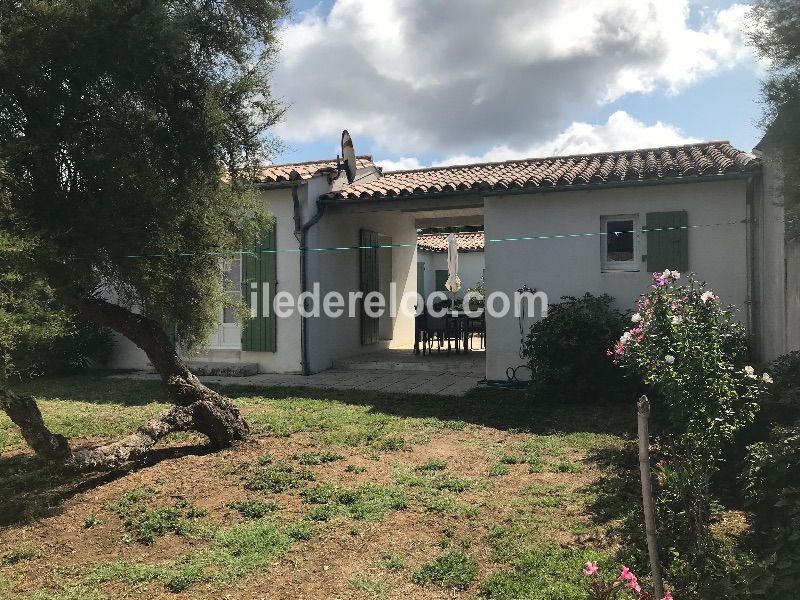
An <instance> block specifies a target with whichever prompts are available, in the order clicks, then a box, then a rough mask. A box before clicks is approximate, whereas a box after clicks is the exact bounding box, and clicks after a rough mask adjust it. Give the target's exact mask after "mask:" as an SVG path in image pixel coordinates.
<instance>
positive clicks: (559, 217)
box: [484, 180, 748, 379]
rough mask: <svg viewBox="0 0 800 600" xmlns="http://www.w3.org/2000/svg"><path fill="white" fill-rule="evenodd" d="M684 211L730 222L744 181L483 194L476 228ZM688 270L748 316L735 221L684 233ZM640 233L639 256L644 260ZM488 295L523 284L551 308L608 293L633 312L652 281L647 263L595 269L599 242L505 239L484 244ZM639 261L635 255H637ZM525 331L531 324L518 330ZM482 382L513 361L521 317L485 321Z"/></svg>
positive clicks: (497, 230) (740, 227) (577, 228)
mask: <svg viewBox="0 0 800 600" xmlns="http://www.w3.org/2000/svg"><path fill="white" fill-rule="evenodd" d="M677 210H686V211H687V212H688V217H689V225H690V226H692V225H712V224H716V223H727V222H738V221H741V220H743V219H744V218H745V217H746V210H747V209H746V183H745V182H744V181H738V180H737V181H719V182H710V183H692V184H675V185H660V186H650V187H641V188H615V189H605V190H585V191H574V192H553V193H545V194H531V195H520V196H500V197H493V198H487V199H486V202H485V216H484V227H485V230H486V238H487V239H500V238H513V237H520V236H537V235H554V234H567V233H590V232H599V231H600V218H601V216H603V215H620V214H638V215H639V225H640V226H643V225H644V222H645V221H644V220H645V214H646V213H647V212H658V211H677ZM688 231H689V267H690V270H691V271H694V272H695V273H697V276H698V278H700V279H701V280H705V281H707V282H708V286H709V287H710V288H711V289H713V290H714V292H715V293H717V294H719V295H720V296H721V298H722V301H723V302H725V303H732V304H735V305H737V306H738V307H739V308H740V309H741V310H742V312H741V313H740V316H741V320H742V322H745V320H746V314H745V310H746V306H747V305H746V301H747V300H748V290H747V268H746V265H747V262H746V261H747V230H746V225H745V224H743V223H736V224H734V225H721V226H718V227H702V228H695V229H689V230H688ZM645 237H646V236H640V240H641V241H640V253H641V254H642V255H646V254H647V247H646V239H644V238H645ZM484 254H485V256H486V284H487V292H488V293H491V292H493V291H503V292H505V293H507V294H513V293H514V292H515V291H516V290H517V289H519V288H520V287H522V285H523V284H528V285H529V286H530V287H532V288H536V289H538V290H540V291H543V292H545V293H547V294H548V297H549V300H550V302H551V303H552V302H558V301H559V298H560V297H561V296H564V295H572V296H580V295H582V294H584V293H585V292H592V293H594V294H601V293H608V294H611V295H612V296H614V297H615V298H616V299H617V301H618V304H619V306H620V307H621V308H623V309H629V308H632V307H633V306H634V303H635V301H636V300H637V298H638V297H639V295H640V294H642V293H643V292H646V291H647V289H648V286H649V285H650V284H651V282H652V281H651V275H650V273H648V272H647V266H646V262H644V261H642V262H641V269H640V271H638V272H605V273H604V272H603V271H602V269H601V237H600V236H587V237H576V238H565V239H550V240H532V241H509V242H495V243H491V244H487V247H486V251H485V253H484ZM639 258H640V259H641V258H642V257H641V256H640V257H639ZM526 326H529V323H528V324H526ZM486 327H487V366H486V371H487V378H488V379H505V377H506V368H507V367H509V366H516V365H518V364H520V363H521V362H522V360H521V359H520V358H519V346H520V332H519V321H518V319H517V318H516V317H514V316H513V315H509V316H507V317H505V318H491V317H487V323H486Z"/></svg>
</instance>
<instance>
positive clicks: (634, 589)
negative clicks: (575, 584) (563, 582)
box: [583, 561, 673, 600]
mask: <svg viewBox="0 0 800 600" xmlns="http://www.w3.org/2000/svg"><path fill="white" fill-rule="evenodd" d="M583 575H584V577H586V578H587V582H588V583H587V587H588V588H589V597H590V598H592V600H615V599H616V598H635V599H636V600H657V599H656V597H655V596H654V595H653V594H651V593H650V592H647V591H645V590H643V589H642V586H641V584H640V583H639V578H638V577H637V576H636V575H635V574H634V573H633V571H631V570H630V569H629V568H628V567H626V566H625V565H622V569H621V570H620V574H619V577H616V578H612V579H604V578H603V577H602V575H601V573H600V569H599V568H598V566H597V563H596V562H594V561H589V562H587V563H586V566H585V567H584V568H583ZM660 600H673V598H672V592H666V593H665V594H664V597H663V598H661V599H660Z"/></svg>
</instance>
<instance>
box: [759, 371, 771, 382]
mask: <svg viewBox="0 0 800 600" xmlns="http://www.w3.org/2000/svg"><path fill="white" fill-rule="evenodd" d="M761 379H763V380H764V383H772V377H770V376H769V373H764V374H763V375H762V376H761Z"/></svg>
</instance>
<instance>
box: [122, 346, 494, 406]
mask: <svg viewBox="0 0 800 600" xmlns="http://www.w3.org/2000/svg"><path fill="white" fill-rule="evenodd" d="M485 365H486V354H485V353H484V352H482V351H473V352H469V353H468V354H455V353H451V354H449V355H448V354H447V353H445V352H442V353H441V354H437V353H436V352H434V353H433V354H432V355H430V356H427V355H426V356H421V355H414V354H413V352H412V351H411V350H410V349H409V350H406V349H402V350H382V351H378V352H374V353H369V354H365V355H361V356H354V357H351V358H348V359H344V360H341V361H337V363H336V364H335V366H334V368H332V369H329V370H328V371H323V372H322V373H316V374H314V375H309V376H308V377H304V376H302V375H283V374H272V373H260V374H258V375H247V376H243V377H221V376H200V380H201V381H203V382H204V383H216V384H225V385H237V386H245V387H272V386H276V387H312V388H334V389H347V390H369V391H382V392H397V393H404V394H433V395H439V396H464V395H465V394H467V393H468V392H470V391H471V390H473V389H475V388H476V387H477V386H478V384H479V383H480V381H481V380H482V379H483V378H484V376H485V372H486V369H485ZM112 377H118V378H126V379H158V375H156V374H155V373H148V372H144V371H142V372H137V373H126V374H122V375H113V376H112Z"/></svg>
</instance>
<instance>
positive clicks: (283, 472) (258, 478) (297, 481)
mask: <svg viewBox="0 0 800 600" xmlns="http://www.w3.org/2000/svg"><path fill="white" fill-rule="evenodd" d="M244 481H245V484H244V487H245V488H246V489H248V490H252V491H256V492H273V493H278V492H283V491H285V490H288V489H290V488H291V489H294V488H299V487H302V486H303V485H305V484H306V483H307V482H309V481H314V474H313V473H312V472H311V471H309V470H308V469H306V468H303V467H300V468H295V467H294V466H292V465H291V464H289V463H278V464H275V465H269V464H266V465H264V464H259V465H257V466H256V467H254V468H253V469H252V470H251V471H250V472H249V473H248V474H247V475H245V476H244Z"/></svg>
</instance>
